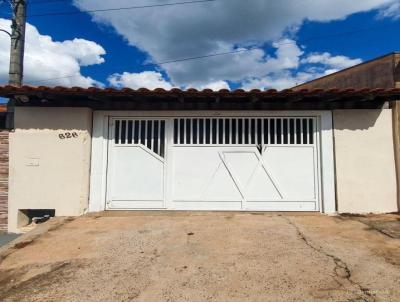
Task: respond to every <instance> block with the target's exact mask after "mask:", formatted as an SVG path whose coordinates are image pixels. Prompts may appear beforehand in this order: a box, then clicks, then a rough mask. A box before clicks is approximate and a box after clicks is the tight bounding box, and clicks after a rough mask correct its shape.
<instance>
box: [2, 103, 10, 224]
mask: <svg viewBox="0 0 400 302" xmlns="http://www.w3.org/2000/svg"><path fill="white" fill-rule="evenodd" d="M6 111H7V106H6V105H3V104H0V231H6V230H7V216H8V213H7V212H8V133H9V131H8V130H7V129H6Z"/></svg>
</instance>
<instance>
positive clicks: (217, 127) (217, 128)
mask: <svg viewBox="0 0 400 302" xmlns="http://www.w3.org/2000/svg"><path fill="white" fill-rule="evenodd" d="M220 120H221V119H219V118H217V125H216V126H215V127H216V131H217V145H219V121H220Z"/></svg>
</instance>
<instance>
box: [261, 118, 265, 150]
mask: <svg viewBox="0 0 400 302" xmlns="http://www.w3.org/2000/svg"><path fill="white" fill-rule="evenodd" d="M264 140H265V138H264V119H263V118H262V119H261V146H264Z"/></svg>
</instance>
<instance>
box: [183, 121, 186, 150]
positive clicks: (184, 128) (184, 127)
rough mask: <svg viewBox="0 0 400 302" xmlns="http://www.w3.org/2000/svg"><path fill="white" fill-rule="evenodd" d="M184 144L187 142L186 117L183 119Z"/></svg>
mask: <svg viewBox="0 0 400 302" xmlns="http://www.w3.org/2000/svg"><path fill="white" fill-rule="evenodd" d="M183 144H184V145H185V144H186V119H183Z"/></svg>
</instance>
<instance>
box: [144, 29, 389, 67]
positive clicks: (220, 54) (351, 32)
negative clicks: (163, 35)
mask: <svg viewBox="0 0 400 302" xmlns="http://www.w3.org/2000/svg"><path fill="white" fill-rule="evenodd" d="M382 27H389V26H387V25H386V26H375V27H368V28H360V29H357V30H353V31H347V32H341V33H334V34H329V35H320V36H314V37H309V38H305V39H302V41H301V42H309V41H315V40H321V39H326V38H332V37H337V36H346V35H355V34H358V33H360V32H364V31H369V30H374V29H378V28H382ZM291 44H294V45H296V44H297V42H296V41H291V42H280V43H279V42H278V43H275V45H277V46H283V45H291ZM257 49H260V47H259V46H252V47H249V48H244V49H236V50H232V51H227V52H219V53H212V54H208V55H200V56H194V57H187V58H180V59H171V60H166V61H162V62H157V63H149V64H147V65H166V64H171V63H178V62H184V61H191V60H197V59H205V58H210V57H217V56H224V55H232V54H236V53H241V52H247V51H253V50H257Z"/></svg>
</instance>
